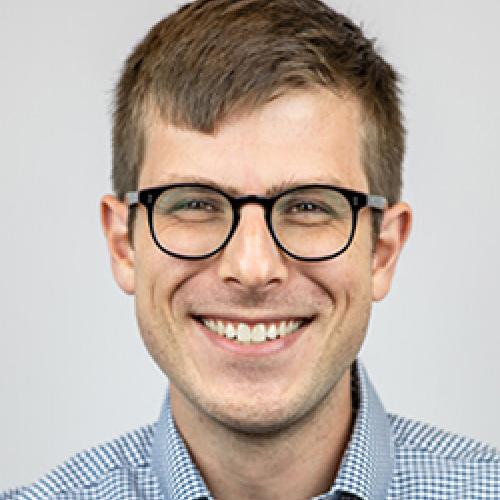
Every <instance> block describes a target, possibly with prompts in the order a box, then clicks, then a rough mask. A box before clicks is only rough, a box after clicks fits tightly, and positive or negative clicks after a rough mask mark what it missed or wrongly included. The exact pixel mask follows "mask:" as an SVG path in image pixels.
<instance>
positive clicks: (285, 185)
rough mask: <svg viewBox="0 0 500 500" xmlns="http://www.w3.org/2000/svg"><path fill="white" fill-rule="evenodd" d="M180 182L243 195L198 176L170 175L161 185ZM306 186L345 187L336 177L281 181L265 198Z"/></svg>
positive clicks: (241, 192)
mask: <svg viewBox="0 0 500 500" xmlns="http://www.w3.org/2000/svg"><path fill="white" fill-rule="evenodd" d="M182 182H193V183H197V184H205V185H206V186H210V187H212V188H215V189H219V190H221V191H224V192H225V193H227V194H229V195H231V196H242V195H244V194H247V193H244V192H243V191H241V190H240V189H238V188H235V187H234V186H231V185H229V184H225V183H224V182H216V181H214V180H213V179H209V178H206V177H202V176H198V175H178V174H170V175H169V176H168V178H167V179H166V182H163V185H167V184H170V183H172V184H173V183H182ZM308 184H326V185H329V186H337V187H345V186H344V185H343V184H344V183H342V182H340V181H339V180H338V179H337V178H336V177H334V176H329V177H328V178H325V177H312V178H308V179H283V180H282V181H280V182H279V183H278V184H274V185H272V186H271V187H269V188H268V189H266V191H265V196H268V197H272V196H275V195H277V194H278V193H282V192H283V191H286V190H287V189H293V188H295V187H298V186H304V185H308Z"/></svg>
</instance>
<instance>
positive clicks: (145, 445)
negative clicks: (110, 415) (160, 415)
mask: <svg viewBox="0 0 500 500" xmlns="http://www.w3.org/2000/svg"><path fill="white" fill-rule="evenodd" d="M155 425H156V424H151V425H146V426H143V427H140V428H139V429H136V430H133V431H131V432H128V433H127V434H124V435H122V436H120V437H118V438H116V439H113V440H112V441H109V442H107V443H104V444H101V445H99V446H96V447H93V448H91V449H89V450H85V451H82V452H80V453H77V454H76V455H74V456H72V457H71V458H69V459H68V460H66V461H65V462H64V463H63V464H61V465H59V466H58V467H56V468H54V469H53V470H52V471H51V472H49V473H48V474H47V475H45V476H43V477H42V478H40V479H39V480H38V481H36V482H35V483H33V484H31V485H29V486H25V487H21V488H15V489H12V490H10V491H6V492H4V493H1V492H0V500H14V499H15V500H21V499H23V500H24V499H26V500H27V499H61V500H62V499H69V498H72V499H76V498H92V499H101V498H102V499H105V498H106V499H108V498H118V497H119V498H137V497H139V498H145V499H151V500H153V499H157V498H160V495H159V489H158V485H157V484H156V478H155V476H154V474H153V473H152V471H151V467H150V463H151V461H150V449H151V444H152V438H153V433H154V428H155ZM118 493H119V494H118Z"/></svg>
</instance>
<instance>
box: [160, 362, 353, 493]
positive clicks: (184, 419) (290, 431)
mask: <svg viewBox="0 0 500 500" xmlns="http://www.w3.org/2000/svg"><path fill="white" fill-rule="evenodd" d="M170 399H171V405H172V413H173V416H174V419H175V423H176V425H177V427H178V429H179V432H180V434H181V435H182V437H183V439H184V441H185V442H186V444H187V447H188V449H189V451H190V453H191V457H192V458H193V461H194V462H195V463H196V465H197V467H198V469H199V470H200V472H201V474H202V476H203V479H204V481H205V483H206V484H207V486H208V488H209V489H210V492H211V493H212V495H213V496H214V497H215V498H217V500H229V499H233V498H238V499H241V500H246V499H254V498H259V499H261V500H267V499H273V500H281V499H286V500H299V499H304V498H311V497H314V496H317V495H320V494H322V493H325V492H327V491H328V490H329V489H330V488H331V486H332V484H333V482H334V480H335V477H336V474H337V471H338V469H339V466H340V462H341V460H342V456H343V454H344V451H345V448H346V447H347V444H348V442H349V438H350V434H351V430H352V424H353V412H352V401H351V380H350V369H347V370H346V371H345V373H344V375H343V376H342V378H341V379H340V380H339V382H338V383H337V385H336V386H335V387H334V389H333V390H332V391H331V392H330V393H329V394H328V395H327V396H326V398H325V399H324V400H323V401H322V402H321V403H320V404H319V405H318V406H317V407H316V408H315V409H314V410H313V411H311V412H310V413H309V414H307V415H305V416H304V417H302V418H301V419H300V421H298V422H296V423H294V424H293V425H292V426H290V427H288V428H287V429H286V430H283V431H279V432H276V433H272V434H244V433H241V432H238V431H235V430H234V429H231V428H228V427H227V426H225V425H224V424H222V423H220V422H219V421H216V420H214V419H213V418H211V417H210V416H209V415H207V414H206V413H203V412H201V411H200V410H199V409H198V408H197V407H195V406H194V405H193V404H192V403H191V402H190V401H189V400H187V399H186V398H185V397H184V395H183V394H182V393H181V392H180V391H178V390H177V388H176V387H175V386H174V385H173V384H171V386H170Z"/></svg>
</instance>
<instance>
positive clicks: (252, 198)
mask: <svg viewBox="0 0 500 500" xmlns="http://www.w3.org/2000/svg"><path fill="white" fill-rule="evenodd" d="M274 202H275V198H266V197H265V196H258V195H256V194H249V195H246V196H240V197H239V198H232V199H231V205H232V207H233V214H234V220H233V227H232V228H231V231H230V233H229V236H228V238H227V240H226V241H225V243H224V247H225V246H226V245H227V244H228V243H229V241H230V240H231V239H232V237H233V235H234V233H235V232H236V229H237V228H238V225H239V222H240V219H241V209H242V208H243V207H244V206H245V205H249V204H254V205H260V206H261V207H262V208H263V209H264V220H265V221H266V225H267V229H268V231H269V233H270V234H271V237H272V238H273V240H274V242H275V244H276V245H277V246H278V247H279V248H281V244H280V242H279V241H278V238H277V237H276V235H275V234H274V231H273V227H272V224H271V211H272V208H273V205H274Z"/></svg>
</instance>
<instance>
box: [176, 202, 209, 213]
mask: <svg viewBox="0 0 500 500" xmlns="http://www.w3.org/2000/svg"><path fill="white" fill-rule="evenodd" d="M175 210H205V211H208V212H210V211H214V210H215V207H214V206H213V205H212V204H211V203H210V202H207V201H205V200H182V201H180V202H179V203H177V204H176V206H175Z"/></svg>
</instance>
